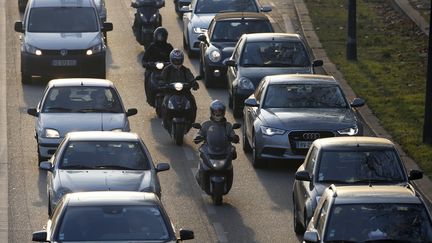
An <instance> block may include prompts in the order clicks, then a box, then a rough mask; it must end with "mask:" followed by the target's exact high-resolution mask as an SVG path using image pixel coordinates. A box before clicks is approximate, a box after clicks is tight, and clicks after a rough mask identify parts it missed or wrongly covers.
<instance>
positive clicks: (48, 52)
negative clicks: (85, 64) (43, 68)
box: [42, 50, 87, 57]
mask: <svg viewBox="0 0 432 243" xmlns="http://www.w3.org/2000/svg"><path fill="white" fill-rule="evenodd" d="M86 52H87V50H66V52H65V50H63V54H62V50H42V53H43V55H46V56H62V57H68V56H83V55H86Z"/></svg>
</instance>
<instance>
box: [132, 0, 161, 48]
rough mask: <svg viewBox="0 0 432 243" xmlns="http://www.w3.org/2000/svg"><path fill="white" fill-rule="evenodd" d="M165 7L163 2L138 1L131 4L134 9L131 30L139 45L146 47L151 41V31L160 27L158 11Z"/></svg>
mask: <svg viewBox="0 0 432 243" xmlns="http://www.w3.org/2000/svg"><path fill="white" fill-rule="evenodd" d="M164 6H165V0H138V1H133V2H131V7H133V8H135V9H136V12H135V19H134V24H133V26H132V30H133V32H134V35H135V39H136V40H137V42H138V43H140V45H143V46H144V47H147V46H148V45H149V44H150V43H151V42H152V41H153V31H154V30H155V29H156V28H157V27H159V26H162V16H161V14H160V13H159V9H160V8H162V7H164Z"/></svg>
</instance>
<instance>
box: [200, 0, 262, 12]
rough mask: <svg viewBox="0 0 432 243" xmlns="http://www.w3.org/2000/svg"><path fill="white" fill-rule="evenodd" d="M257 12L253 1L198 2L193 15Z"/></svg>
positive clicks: (222, 0) (223, 0)
mask: <svg viewBox="0 0 432 243" xmlns="http://www.w3.org/2000/svg"><path fill="white" fill-rule="evenodd" d="M222 11H226V12H228V11H229V12H258V11H259V9H258V7H257V5H256V3H255V1H254V0H198V1H197V4H196V9H195V13H219V12H222Z"/></svg>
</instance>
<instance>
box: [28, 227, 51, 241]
mask: <svg viewBox="0 0 432 243" xmlns="http://www.w3.org/2000/svg"><path fill="white" fill-rule="evenodd" d="M47 235H48V234H47V231H46V230H40V231H35V232H33V233H32V241H38V242H47Z"/></svg>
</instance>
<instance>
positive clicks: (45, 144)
mask: <svg viewBox="0 0 432 243" xmlns="http://www.w3.org/2000/svg"><path fill="white" fill-rule="evenodd" d="M62 140H63V138H38V141H37V143H38V147H39V153H40V156H41V157H42V158H51V156H52V155H53V152H54V151H55V150H57V147H58V146H59V144H60V142H61V141H62Z"/></svg>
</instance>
